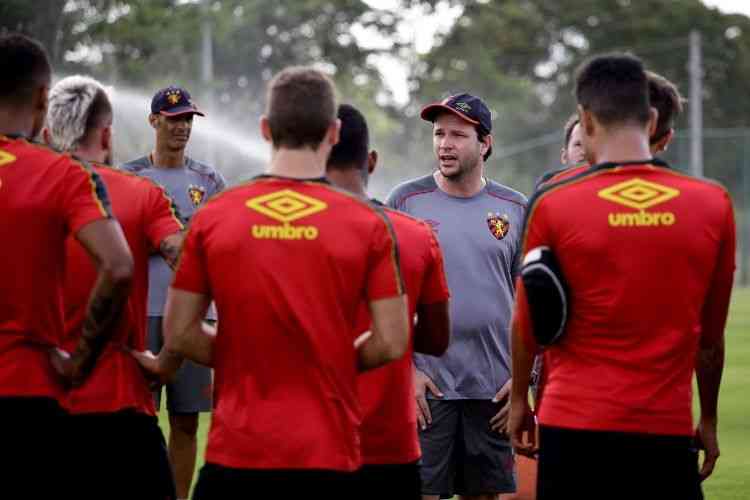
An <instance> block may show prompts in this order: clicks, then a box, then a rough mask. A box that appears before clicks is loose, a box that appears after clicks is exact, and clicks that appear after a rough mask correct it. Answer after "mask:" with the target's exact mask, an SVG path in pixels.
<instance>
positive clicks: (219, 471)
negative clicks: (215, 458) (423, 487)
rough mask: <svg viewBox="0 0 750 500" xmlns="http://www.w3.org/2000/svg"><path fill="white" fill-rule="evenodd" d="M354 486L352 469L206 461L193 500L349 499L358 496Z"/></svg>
mask: <svg viewBox="0 0 750 500" xmlns="http://www.w3.org/2000/svg"><path fill="white" fill-rule="evenodd" d="M269 453H273V450H269ZM355 485H356V482H355V481H354V474H353V473H351V472H337V471H330V470H312V469H310V470H307V469H298V470H280V469H234V468H232V467H223V466H221V465H216V464H212V463H206V464H205V465H204V466H203V467H202V468H201V471H200V474H199V475H198V482H197V483H196V485H195V491H194V493H193V500H219V499H224V498H226V499H230V498H242V499H243V500H249V499H259V500H260V499H263V500H265V499H267V498H273V499H279V500H283V499H289V500H299V499H300V498H306V497H309V498H323V499H325V500H351V499H353V498H357V492H356V490H355V489H354V488H355Z"/></svg>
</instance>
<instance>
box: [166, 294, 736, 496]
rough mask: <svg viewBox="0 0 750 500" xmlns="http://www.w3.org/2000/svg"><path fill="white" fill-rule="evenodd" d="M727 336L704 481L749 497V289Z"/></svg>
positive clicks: (708, 489) (202, 437) (204, 422)
mask: <svg viewBox="0 0 750 500" xmlns="http://www.w3.org/2000/svg"><path fill="white" fill-rule="evenodd" d="M726 336H727V348H726V363H725V366H724V377H723V380H722V385H721V395H720V397H719V445H720V447H721V457H720V458H719V461H718V463H717V466H716V470H715V471H714V473H713V475H712V476H711V477H710V478H709V479H708V480H707V481H706V482H705V483H704V487H703V489H704V492H705V496H706V499H707V500H740V499H747V498H748V497H750V493H749V492H750V396H749V395H748V392H750V386H749V385H748V384H749V383H750V288H746V289H736V290H735V291H734V294H733V296H732V306H731V309H730V312H729V324H728V325H727V332H726ZM160 421H161V424H162V428H163V429H164V431H165V435H166V433H167V432H168V427H169V425H168V423H167V421H166V414H165V413H164V412H161V415H160ZM209 421H210V418H209V416H208V415H204V416H202V418H201V425H200V431H199V447H198V449H199V458H198V462H199V463H198V468H199V467H200V465H201V464H202V463H203V449H204V448H205V442H206V434H207V431H208V425H209ZM198 468H196V476H197V470H198Z"/></svg>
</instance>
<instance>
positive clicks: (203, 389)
mask: <svg viewBox="0 0 750 500" xmlns="http://www.w3.org/2000/svg"><path fill="white" fill-rule="evenodd" d="M161 322H162V317H161V316H149V317H148V334H147V339H146V342H147V343H148V348H149V349H150V350H151V352H153V353H154V354H155V353H157V352H159V351H161V348H162V346H163V345H164V335H163V334H162V331H161ZM211 382H212V377H211V369H210V368H208V367H206V366H203V365H199V364H197V363H194V362H192V361H190V360H187V359H186V360H185V362H184V363H183V364H182V367H181V368H180V371H178V372H177V378H176V380H175V381H174V383H171V384H167V385H166V386H165V388H166V391H167V411H168V412H169V413H171V414H186V413H200V412H208V411H211V393H212V391H213V388H212V385H211ZM161 393H162V391H157V392H154V401H155V403H156V409H157V410H158V409H160V408H161Z"/></svg>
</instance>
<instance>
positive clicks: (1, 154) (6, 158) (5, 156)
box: [0, 149, 16, 167]
mask: <svg viewBox="0 0 750 500" xmlns="http://www.w3.org/2000/svg"><path fill="white" fill-rule="evenodd" d="M14 161H16V157H15V156H13V155H12V154H10V153H8V152H7V151H3V150H1V149H0V167H2V166H3V165H7V164H8V163H13V162H14Z"/></svg>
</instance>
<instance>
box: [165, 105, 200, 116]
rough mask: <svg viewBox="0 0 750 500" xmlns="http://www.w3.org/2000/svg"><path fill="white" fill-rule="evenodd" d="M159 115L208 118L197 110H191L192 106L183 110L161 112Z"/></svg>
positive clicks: (175, 109) (182, 108)
mask: <svg viewBox="0 0 750 500" xmlns="http://www.w3.org/2000/svg"><path fill="white" fill-rule="evenodd" d="M159 114H160V115H164V116H178V115H187V114H192V115H198V116H206V115H204V114H203V113H201V112H200V111H198V110H197V109H195V108H191V107H190V106H183V107H181V108H174V109H171V110H169V111H164V110H161V111H159Z"/></svg>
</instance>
